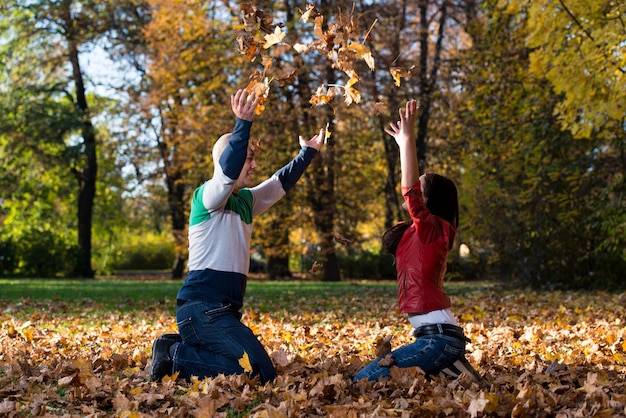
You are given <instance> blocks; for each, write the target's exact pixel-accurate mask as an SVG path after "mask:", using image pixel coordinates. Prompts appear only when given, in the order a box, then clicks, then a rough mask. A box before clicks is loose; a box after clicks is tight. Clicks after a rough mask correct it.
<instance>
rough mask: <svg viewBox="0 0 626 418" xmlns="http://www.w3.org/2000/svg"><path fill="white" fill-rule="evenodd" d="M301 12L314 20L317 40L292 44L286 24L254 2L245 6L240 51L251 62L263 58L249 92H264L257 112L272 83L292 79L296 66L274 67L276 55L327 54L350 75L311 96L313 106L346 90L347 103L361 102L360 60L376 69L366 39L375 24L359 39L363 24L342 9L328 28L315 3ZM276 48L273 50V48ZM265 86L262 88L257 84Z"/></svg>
mask: <svg viewBox="0 0 626 418" xmlns="http://www.w3.org/2000/svg"><path fill="white" fill-rule="evenodd" d="M300 12H301V17H300V21H301V22H304V23H307V22H310V21H312V22H313V23H314V28H313V35H314V37H313V39H312V40H310V41H307V42H304V43H303V42H295V43H293V44H289V43H287V42H286V41H285V35H286V33H285V32H284V31H283V29H282V28H283V24H282V23H274V21H273V18H272V17H271V16H269V15H268V14H266V13H265V12H263V11H262V10H260V9H258V8H257V7H256V6H254V5H253V4H252V3H244V4H242V5H241V15H242V25H241V27H240V28H238V29H239V30H238V31H237V44H238V50H239V52H240V53H241V54H242V55H243V56H245V58H246V59H248V60H250V61H255V60H256V59H257V58H258V57H260V61H261V65H262V71H261V70H256V71H255V72H253V74H251V76H250V79H251V80H252V82H251V85H249V86H248V91H255V92H257V93H258V92H260V93H261V96H260V97H261V102H260V103H259V107H258V108H257V113H261V112H262V111H263V110H264V109H265V105H264V103H265V101H266V100H267V97H268V93H269V86H270V83H272V82H273V81H277V82H279V83H281V84H285V83H287V82H289V81H290V80H292V78H293V75H294V72H295V71H296V70H295V69H293V68H287V69H275V68H274V67H273V66H272V56H280V55H281V54H282V53H285V52H287V51H288V50H291V49H293V50H295V51H296V52H297V53H298V54H308V53H313V52H316V53H318V54H320V55H321V56H322V57H325V58H326V59H328V60H329V61H330V62H331V63H332V67H333V68H336V69H338V70H340V71H342V72H343V73H345V74H346V75H347V76H348V81H346V82H345V83H344V84H343V85H338V84H333V85H327V84H323V85H321V86H320V87H319V88H318V89H317V91H316V92H315V93H314V94H313V96H312V97H311V99H310V103H311V104H313V105H325V104H330V102H331V101H332V100H333V99H334V98H335V96H337V95H338V94H339V93H340V92H343V96H344V102H345V103H346V104H347V105H350V104H352V103H359V102H360V101H361V94H360V92H359V91H358V90H357V89H356V88H355V87H354V85H355V84H356V83H357V82H358V81H359V75H358V73H357V70H356V69H355V65H356V63H357V62H358V61H364V62H365V63H366V64H367V66H368V67H369V68H370V70H374V67H375V63H374V57H373V56H372V53H371V51H370V49H369V47H368V46H367V45H365V41H366V40H367V39H368V36H369V32H370V31H371V30H372V28H373V26H374V24H375V22H374V24H372V26H371V27H370V28H369V30H368V31H367V33H366V34H365V36H364V41H363V42H362V43H361V42H359V26H358V24H357V23H356V19H355V17H354V15H345V14H344V13H342V12H341V11H339V12H338V14H337V16H335V17H334V20H333V23H329V24H328V25H327V26H328V27H327V28H326V29H324V16H323V15H322V14H320V13H319V12H318V11H317V9H316V8H315V6H314V5H312V4H309V5H308V6H307V8H306V11H302V10H300ZM270 49H272V51H270ZM258 85H261V87H254V86H258Z"/></svg>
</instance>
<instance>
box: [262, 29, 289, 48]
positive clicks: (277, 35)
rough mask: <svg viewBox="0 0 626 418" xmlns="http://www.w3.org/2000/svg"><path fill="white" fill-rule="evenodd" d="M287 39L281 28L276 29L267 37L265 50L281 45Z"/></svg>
mask: <svg viewBox="0 0 626 418" xmlns="http://www.w3.org/2000/svg"><path fill="white" fill-rule="evenodd" d="M284 38H285V32H283V31H282V29H281V28H280V27H279V26H276V28H274V32H273V33H270V34H267V35H265V43H264V44H263V48H265V49H268V48H270V47H272V46H274V45H276V44H277V43H280V42H281V41H282V40H283V39H284Z"/></svg>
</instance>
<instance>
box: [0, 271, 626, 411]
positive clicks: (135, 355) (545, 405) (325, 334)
mask: <svg viewBox="0 0 626 418" xmlns="http://www.w3.org/2000/svg"><path fill="white" fill-rule="evenodd" d="M264 286H271V283H268V284H265V285H264ZM282 286H283V289H282V291H281V293H280V295H279V296H277V295H276V294H275V293H271V292H270V293H262V292H259V294H254V293H253V292H252V291H251V290H250V289H249V291H248V296H247V300H246V306H245V308H244V309H245V311H244V318H243V321H244V322H246V323H247V324H248V325H249V326H250V327H251V328H252V329H253V330H254V331H255V332H256V333H257V334H258V335H259V338H260V339H261V340H262V342H263V344H264V345H265V346H266V348H267V350H268V352H269V353H270V354H271V357H272V359H273V361H274V363H275V365H276V367H277V369H278V372H279V376H278V378H277V379H276V381H274V382H272V383H268V384H265V385H259V384H258V383H257V381H256V380H250V379H249V378H247V377H246V376H219V377H217V378H213V379H204V380H194V381H192V382H189V383H188V382H184V381H181V380H176V379H173V378H172V379H168V378H166V379H164V381H163V382H160V383H154V382H150V381H149V379H148V370H149V366H150V361H151V344H152V340H153V339H154V338H156V337H158V336H160V335H161V334H163V333H167V332H175V330H176V328H175V321H174V318H173V316H172V314H173V308H172V303H171V302H170V301H168V300H154V301H142V300H140V299H139V300H138V299H137V298H127V299H125V300H121V301H120V302H119V304H118V305H115V306H113V307H111V306H110V305H104V304H103V303H102V302H99V301H97V300H93V299H90V298H88V297H86V298H83V299H77V300H72V301H65V300H63V299H62V298H51V299H40V300H35V299H33V298H21V299H19V300H7V299H0V324H1V329H0V416H81V417H83V416H120V417H141V416H175V417H181V416H195V417H214V416H215V417H220V416H224V417H237V416H240V417H241V416H249V417H272V418H273V417H300V416H309V417H316V416H325V417H326V416H328V417H412V416H419V417H429V416H433V417H435V416H437V417H447V416H452V417H456V416H461V417H464V416H471V417H480V416H500V417H508V416H514V417H542V416H546V417H590V416H594V417H609V416H611V417H613V416H618V417H619V416H626V406H625V405H626V381H625V380H626V379H625V377H626V376H625V374H626V355H625V351H626V324H625V322H624V321H625V320H626V319H625V318H626V308H625V306H626V294H624V293H621V294H609V293H598V292H595V293H561V292H551V293H537V292H531V291H527V290H524V291H521V290H520V291H511V290H502V289H498V288H497V287H495V286H492V285H480V286H473V287H463V286H461V287H457V288H455V289H456V290H455V291H454V292H452V300H453V311H454V312H455V314H456V315H457V316H458V318H459V320H460V322H461V323H462V325H463V327H464V328H465V331H466V333H467V335H468V336H469V337H470V338H471V340H472V342H471V344H469V345H468V347H467V349H468V354H467V357H468V359H469V361H470V363H472V364H473V365H474V367H475V368H476V369H477V370H478V371H479V373H480V374H481V376H482V381H481V382H480V383H478V384H477V383H473V382H472V381H471V380H470V379H469V378H467V377H465V376H464V375H463V376H461V377H460V378H459V379H457V380H448V379H446V378H444V377H438V378H435V379H431V380H428V379H426V378H425V377H424V375H423V373H422V372H421V371H420V370H419V369H397V368H393V369H392V375H393V379H391V380H386V381H379V382H373V383H370V382H365V381H362V382H358V383H353V382H352V376H353V375H354V374H355V372H356V371H357V370H358V369H360V368H361V367H362V366H363V365H364V364H366V363H367V362H369V361H370V360H372V359H373V358H374V356H375V352H376V350H377V348H380V347H377V344H378V341H381V340H383V339H385V337H388V336H393V339H392V340H391V344H392V346H393V347H394V348H395V347H397V346H399V345H401V344H405V343H408V342H410V341H411V340H412V337H411V328H410V326H409V325H408V324H407V321H406V320H404V319H403V317H402V316H401V315H400V314H399V312H398V311H397V309H396V304H395V303H396V297H395V288H394V286H390V285H383V284H380V285H372V284H363V283H352V284H349V285H344V286H343V287H340V288H337V291H334V292H332V291H329V292H324V291H319V292H317V293H315V292H308V293H302V292H300V291H299V290H298V289H299V287H294V288H293V289H291V290H290V288H289V286H288V285H287V286H285V285H284V284H283V285H282ZM285 289H286V290H285ZM253 290H254V289H253Z"/></svg>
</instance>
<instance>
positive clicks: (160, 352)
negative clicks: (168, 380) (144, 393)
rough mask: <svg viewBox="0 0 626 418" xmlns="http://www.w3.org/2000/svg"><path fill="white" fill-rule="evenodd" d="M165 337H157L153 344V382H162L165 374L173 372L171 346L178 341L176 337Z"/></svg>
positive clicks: (151, 367)
mask: <svg viewBox="0 0 626 418" xmlns="http://www.w3.org/2000/svg"><path fill="white" fill-rule="evenodd" d="M167 335H168V334H166V336H167ZM169 335H178V334H169ZM164 337H165V336H164ZM164 337H161V338H157V339H156V340H154V343H153V344H152V365H151V366H150V380H151V381H152V382H160V381H161V379H162V378H163V376H165V375H170V374H172V367H173V366H174V361H173V360H172V356H171V355H170V347H171V346H172V345H174V344H176V342H177V341H176V339H174V338H164Z"/></svg>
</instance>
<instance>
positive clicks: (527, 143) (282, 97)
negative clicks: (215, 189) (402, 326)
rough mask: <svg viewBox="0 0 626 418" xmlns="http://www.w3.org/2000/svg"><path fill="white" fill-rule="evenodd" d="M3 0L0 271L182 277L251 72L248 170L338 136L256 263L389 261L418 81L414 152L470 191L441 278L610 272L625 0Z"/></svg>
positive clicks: (618, 234)
mask: <svg viewBox="0 0 626 418" xmlns="http://www.w3.org/2000/svg"><path fill="white" fill-rule="evenodd" d="M0 4H1V9H0V10H1V11H2V15H1V18H0V34H1V38H0V49H1V50H2V54H1V55H0V56H1V58H0V60H1V61H0V89H1V93H2V94H1V95H0V162H1V165H2V170H1V171H0V225H1V230H0V253H1V256H0V275H3V276H8V277H82V278H93V277H95V276H96V275H99V276H108V275H114V274H117V273H119V272H123V271H129V270H130V271H133V270H140V271H146V270H156V271H161V272H162V271H168V272H169V274H171V277H172V278H174V279H180V278H182V277H184V270H185V262H186V256H187V255H186V246H187V242H186V240H187V237H186V226H187V219H188V210H189V201H190V194H191V193H192V191H193V190H194V188H196V187H197V186H199V185H200V184H201V183H202V182H203V181H205V180H206V179H208V178H209V177H210V176H211V173H212V169H213V167H212V161H211V153H210V151H211V148H212V144H213V142H214V141H215V139H216V138H217V137H219V135H221V134H222V133H224V132H228V131H229V130H230V129H232V126H233V124H234V119H233V116H232V112H231V110H230V105H229V96H230V95H231V94H233V93H234V92H235V91H236V89H237V88H242V87H249V88H250V89H257V90H256V91H261V92H263V93H265V94H266V97H265V98H264V103H263V106H264V109H260V112H259V115H258V116H257V117H256V121H255V123H254V126H253V129H252V135H253V140H254V141H258V145H259V147H260V150H261V152H260V155H259V157H258V159H257V160H258V162H259V166H260V167H259V169H258V170H257V172H256V175H255V176H256V178H257V179H258V180H259V181H261V180H262V179H263V178H265V176H269V175H271V174H272V173H273V172H274V171H275V170H276V169H277V168H279V167H280V166H282V165H283V164H284V163H285V162H287V161H288V160H289V159H290V158H291V157H292V156H293V155H295V153H296V152H297V148H298V146H297V136H298V135H299V134H300V135H303V136H305V137H311V136H312V135H313V134H314V133H315V132H317V130H318V129H319V128H320V127H323V126H326V125H327V124H328V126H329V130H330V131H331V132H332V136H331V137H330V138H329V139H328V144H327V145H326V147H325V149H324V150H323V152H322V153H321V155H320V156H318V158H316V159H315V161H314V163H313V164H312V166H311V167H310V169H309V170H308V172H307V173H306V174H305V176H304V178H303V179H301V181H300V182H299V183H298V185H297V187H296V188H295V189H294V190H293V191H292V192H291V193H290V194H289V195H288V196H287V198H285V199H283V201H281V202H280V203H279V204H278V205H276V206H275V207H274V208H272V209H271V210H270V211H268V212H267V213H265V214H263V215H262V216H259V217H258V218H257V220H256V223H255V230H254V237H253V246H254V251H253V254H251V257H252V259H253V261H254V262H253V267H254V268H255V270H258V271H261V272H263V273H265V274H264V276H265V277H269V278H272V279H280V278H291V277H294V276H295V277H298V278H308V279H320V280H323V281H335V280H340V279H393V277H394V272H393V266H392V263H391V260H390V258H389V257H388V256H385V255H381V254H380V237H381V235H382V233H383V231H384V230H385V229H386V228H387V227H389V226H390V225H392V224H393V223H395V222H397V221H398V220H400V219H402V218H405V217H406V216H405V214H404V213H403V211H402V209H401V208H400V203H401V199H400V196H399V182H398V179H399V164H398V151H397V147H396V145H395V144H394V143H393V140H391V138H390V137H389V136H388V135H387V134H385V133H384V131H383V129H384V127H385V126H387V125H388V123H389V122H390V121H393V120H395V119H396V118H397V109H398V108H399V107H401V106H403V104H404V103H405V102H406V100H407V99H409V98H415V99H416V100H417V101H418V104H419V106H420V116H419V120H418V123H417V126H416V131H417V141H418V151H419V157H420V168H421V170H422V171H425V170H428V171H436V172H440V173H444V174H446V175H448V176H449V177H451V178H452V179H454V181H455V182H456V183H457V185H458V188H459V193H460V199H461V223H460V227H459V231H458V237H457V240H456V248H455V249H454V251H453V252H452V253H451V256H450V264H449V273H448V278H449V279H450V280H453V279H463V280H472V279H495V280H505V281H516V282H519V283H522V284H524V285H529V286H533V287H547V288H597V287H601V288H617V287H620V286H622V285H623V284H624V271H626V269H625V267H626V245H625V242H626V231H625V228H624V225H625V211H624V184H625V183H624V173H625V171H626V157H625V151H624V147H625V115H626V82H625V81H624V80H625V78H624V71H626V54H624V49H625V48H626V44H625V42H624V39H625V36H624V35H625V33H626V30H625V24H624V20H625V18H624V13H625V10H624V5H623V4H621V3H620V2H610V1H599V0H595V1H591V2H588V1H580V0H563V1H559V2H549V1H543V0H542V1H532V2H530V1H523V0H509V1H481V2H478V1H472V0H468V1H449V0H446V1H430V0H420V1H416V2H412V1H355V2H352V1H350V2H347V1H346V2H342V1H322V2H319V3H317V4H316V8H315V9H314V10H313V9H311V8H310V7H309V6H308V5H307V4H306V3H304V2H294V1H284V2H278V3H277V2H263V1H259V2H256V3H238V2H229V1H209V2H197V1H170V0H150V1H138V0H127V1H115V2H110V1H29V2H22V1H8V0H3V1H2V2H1V3H0ZM303 16H305V17H306V18H304V19H303ZM259 89H260V90H259ZM460 249H462V251H461V252H460V251H459V250H460ZM460 254H462V257H461V256H460ZM315 262H317V263H318V265H319V264H321V265H322V266H323V267H322V268H321V269H319V268H315V269H312V266H313V264H314V263H315Z"/></svg>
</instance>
